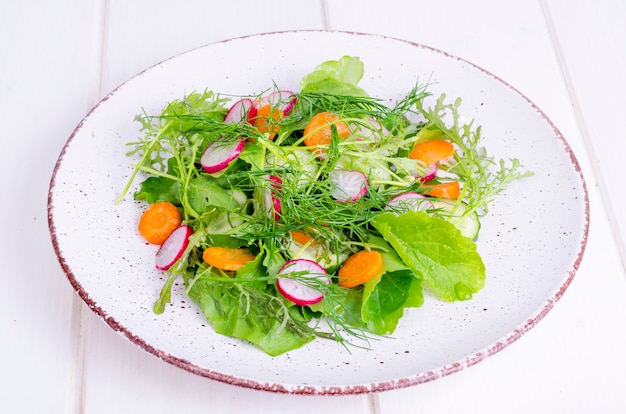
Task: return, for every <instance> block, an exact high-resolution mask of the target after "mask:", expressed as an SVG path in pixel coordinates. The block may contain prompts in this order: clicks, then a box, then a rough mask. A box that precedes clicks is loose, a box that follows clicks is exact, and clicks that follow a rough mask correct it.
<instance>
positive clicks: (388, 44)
mask: <svg viewBox="0 0 626 414" xmlns="http://www.w3.org/2000/svg"><path fill="white" fill-rule="evenodd" d="M344 55H353V56H359V57H360V58H361V59H362V60H363V62H364V63H365V71H366V73H365V76H364V78H363V80H362V81H361V84H360V85H361V86H362V87H363V88H364V89H365V90H367V91H368V92H369V93H370V94H371V95H373V96H378V97H380V98H389V99H390V102H392V101H393V100H395V99H398V98H400V97H401V96H402V95H403V94H404V93H406V92H407V91H408V90H409V89H410V88H411V87H412V86H414V85H415V83H416V81H417V80H418V79H419V80H421V81H422V82H426V81H427V80H429V79H431V77H432V80H433V81H434V82H436V83H435V84H434V85H432V86H431V87H430V91H431V92H433V94H434V95H439V94H440V93H442V92H445V93H446V94H447V95H448V96H449V97H451V98H454V97H462V98H463V105H462V107H461V108H462V114H463V116H464V117H465V118H466V119H468V120H469V119H472V118H475V119H476V120H477V123H478V124H481V125H482V126H483V136H484V144H485V146H486V147H487V148H488V150H489V151H490V152H491V154H492V155H494V156H496V157H504V158H513V157H516V158H519V159H520V160H521V161H522V163H523V164H524V165H525V167H526V168H528V169H530V170H532V171H535V172H536V175H535V176H534V177H533V178H530V179H525V180H523V181H519V182H516V183H514V184H513V185H512V186H510V187H509V189H508V190H507V191H506V192H505V193H504V194H502V195H500V196H499V197H498V198H497V200H496V201H495V202H494V204H493V205H492V207H491V213H490V215H489V216H488V217H487V218H486V219H484V220H483V223H482V232H481V234H480V239H479V241H478V248H479V251H480V252H481V254H482V256H483V259H484V261H485V264H486V267H487V283H486V287H485V288H484V290H482V291H481V292H479V294H477V295H475V297H474V299H472V300H471V301H468V302H462V303H455V304H449V303H442V302H441V301H439V300H437V299H436V298H434V297H432V296H427V297H426V301H425V302H426V303H425V304H424V306H423V307H422V308H419V309H411V310H409V311H408V312H406V314H405V317H404V318H403V319H402V320H401V322H400V324H399V328H398V330H397V331H396V333H395V334H394V335H393V337H392V338H390V339H383V340H380V341H377V342H375V343H373V344H372V349H370V350H361V349H353V350H352V352H351V353H350V352H347V351H346V350H345V349H344V348H343V347H342V346H340V345H338V344H336V343H334V342H332V341H325V340H317V341H314V342H313V343H312V344H309V345H307V346H305V347H304V348H301V349H298V350H295V351H292V352H289V353H287V354H285V355H282V356H279V357H276V358H271V357H269V356H267V355H265V354H264V353H263V352H261V351H259V350H258V349H256V348H254V347H252V346H250V345H248V344H246V343H244V342H242V341H240V340H236V339H232V338H227V337H223V336H220V335H217V334H215V333H214V331H213V330H212V328H211V326H210V325H209V324H208V323H207V322H206V321H205V320H204V319H203V317H202V315H201V314H200V312H199V311H198V309H197V308H196V307H195V305H194V304H193V303H191V301H190V300H188V299H186V298H185V297H184V296H183V294H182V293H181V286H177V287H176V288H175V289H174V293H173V297H172V305H171V306H168V307H167V308H166V311H165V313H164V314H162V315H155V314H154V313H153V312H152V305H153V303H154V301H155V299H156V298H157V297H158V294H159V290H160V289H161V286H162V283H163V277H162V275H161V274H160V273H159V272H158V271H156V270H154V253H155V250H156V249H155V248H154V246H149V245H146V244H145V243H144V242H143V241H142V239H141V238H140V236H139V235H138V233H137V231H136V224H137V221H138V218H139V215H140V213H141V211H142V208H143V206H142V205H140V204H139V203H137V202H134V201H133V200H132V197H131V196H127V197H126V198H125V200H124V201H123V202H122V203H121V204H120V205H115V204H114V200H115V199H116V198H117V197H118V195H119V194H120V192H121V191H122V189H123V187H124V185H125V183H126V181H127V179H128V178H129V174H130V172H131V168H130V166H129V165H130V162H131V161H132V160H131V159H130V158H128V157H127V156H126V155H125V151H126V150H127V148H126V147H125V144H126V143H127V142H129V141H133V140H135V139H136V138H137V137H138V136H139V131H138V124H137V123H135V122H134V121H133V118H134V116H135V115H136V114H138V113H139V112H140V111H141V109H142V108H144V109H145V110H146V111H147V112H148V113H150V114H157V113H159V112H160V110H161V109H162V108H163V106H164V105H165V104H166V103H167V102H168V101H171V100H172V99H175V98H181V97H182V96H183V95H184V94H185V93H189V92H192V91H202V90H204V89H210V90H214V91H218V92H221V93H224V94H233V95H249V94H256V93H260V92H262V91H263V90H265V89H267V88H269V87H271V86H272V84H273V82H276V83H277V85H278V86H279V87H280V88H283V89H292V90H297V89H298V82H299V80H300V78H301V77H302V76H303V75H305V74H306V73H308V72H310V71H311V70H312V69H313V68H314V67H315V66H316V65H317V64H319V63H321V62H323V61H325V60H329V59H337V58H340V57H341V56H344ZM139 181H140V180H137V181H136V183H135V186H134V187H133V189H131V193H130V194H132V192H133V191H134V190H135V189H136V188H137V185H138V183H139ZM588 208H589V204H588V199H587V192H586V187H585V182H584V178H583V176H582V174H581V171H580V169H579V166H578V163H577V161H576V158H575V156H574V154H573V153H572V151H571V149H570V148H569V146H568V144H567V142H566V141H565V139H564V138H563V137H562V136H561V134H560V133H559V131H558V130H557V129H556V128H555V126H554V125H553V124H552V123H551V122H550V120H548V119H547V118H546V116H545V115H544V114H543V113H542V112H541V111H540V110H539V109H538V108H537V107H536V106H535V105H533V104H532V103H531V102H530V101H529V100H528V99H526V98H525V97H524V96H522V95H521V94H520V93H518V92H517V91H516V90H515V89H513V88H512V87H510V86H509V85H507V84H506V83H504V82H502V81H501V80H500V79H498V78H497V77H495V76H494V75H492V74H490V73H488V72H486V71H484V70H482V69H480V68H478V67H476V66H475V65H473V64H471V63H469V62H467V61H464V60H462V59H459V58H457V57H454V56H451V55H449V54H447V53H444V52H441V51H438V50H434V49H431V48H428V47H425V46H422V45H419V44H415V43H411V42H406V41H401V40H397V39H391V38H387V37H381V36H374V35H365V34H354V33H340V32H315V31H312V32H307V31H304V32H285V33H272V34H263V35H256V36H251V37H245V38H239V39H233V40H228V41H224V42H220V43H216V44H211V45H208V46H205V47H202V48H199V49H196V50H192V51H190V52H187V53H184V54H181V55H179V56H176V57H174V58H172V59H169V60H167V61H165V62H163V63H160V64H158V65H156V66H154V67H152V68H150V69H148V70H146V71H145V72H143V73H141V74H139V75H138V76H136V77H134V78H132V79H131V80H129V81H128V82H126V83H125V84H123V85H122V86H120V87H119V88H118V89H116V90H115V91H114V92H112V93H111V94H110V95H109V96H107V97H106V98H105V99H103V100H102V101H101V102H100V103H99V104H98V105H97V106H96V107H95V108H94V109H93V111H91V112H90V113H89V114H88V115H87V117H86V118H85V119H84V120H83V121H82V122H81V123H80V124H79V125H78V127H77V128H76V130H75V131H74V133H73V134H72V136H71V137H70V138H69V140H68V141H67V144H66V146H65V148H64V149H63V152H62V154H61V156H60V157H59V160H58V163H57V165H56V168H55V170H54V175H53V177H52V181H51V185H50V195H49V223H50V231H51V234H52V239H53V242H54V246H55V249H56V252H57V255H58V257H59V261H60V263H61V266H62V267H63V269H64V270H65V272H66V273H67V276H68V278H69V280H70V282H71V284H72V285H73V287H74V288H75V289H76V290H77V292H78V293H79V294H80V296H81V297H82V298H83V300H84V301H85V302H86V303H87V305H89V307H90V308H91V309H92V310H93V311H94V312H96V313H97V314H98V315H99V316H100V317H101V318H103V319H104V320H105V321H106V322H107V323H108V324H109V325H110V326H111V327H112V328H113V329H115V330H116V331H119V332H120V333H122V334H123V335H124V336H126V337H127V338H128V339H129V340H130V341H132V342H133V343H135V344H137V345H138V346H140V347H142V348H143V349H145V350H146V351H148V352H150V353H152V354H154V355H156V356H157V357H159V358H161V359H163V360H165V361H167V362H169V363H171V364H173V365H176V366H178V367H180V368H183V369H185V370H188V371H190V372H193V373H195V374H199V375H202V376H206V377H208V378H212V379H216V380H219V381H223V382H227V383H230V384H235V385H241V386H244V387H250V388H254V389H261V390H268V391H275V392H286V393H298V394H353V393H363V392H373V391H382V390H388V389H394V388H400V387H406V386H410V385H415V384H419V383H423V382H426V381H430V380H433V379H436V378H439V377H441V376H444V375H448V374H451V373H454V372H456V371H459V370H461V369H463V368H464V367H467V366H470V365H473V364H475V363H477V362H479V361H481V360H483V359H485V358H486V357H488V356H489V355H492V354H494V353H495V352H498V351H499V350H501V349H502V348H504V347H506V346H507V345H508V344H510V343H512V342H513V341H515V340H517V339H518V338H520V337H521V336H522V335H523V334H524V333H525V332H526V331H527V330H528V329H530V328H531V327H533V326H534V325H535V324H536V323H537V322H538V321H539V320H540V319H541V318H542V317H543V316H544V315H545V314H546V313H547V312H548V311H549V310H550V309H551V308H552V307H553V306H554V304H555V302H556V301H557V300H558V299H559V298H560V297H561V295H562V294H563V293H564V291H565V289H566V288H567V286H568V285H569V283H570V281H571V279H572V278H573V276H574V273H575V271H576V269H577V268H578V265H579V262H580V260H581V259H582V256H583V252H584V248H585V243H586V239H587V231H588V225H589V213H588Z"/></svg>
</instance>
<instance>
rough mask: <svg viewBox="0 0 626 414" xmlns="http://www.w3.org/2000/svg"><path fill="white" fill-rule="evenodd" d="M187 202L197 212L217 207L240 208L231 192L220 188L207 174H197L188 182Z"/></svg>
mask: <svg viewBox="0 0 626 414" xmlns="http://www.w3.org/2000/svg"><path fill="white" fill-rule="evenodd" d="M187 197H188V198H189V204H190V205H191V207H192V208H193V209H194V211H196V212H197V213H199V214H202V213H204V212H207V211H210V210H212V209H214V208H217V209H218V210H220V211H237V210H238V209H239V208H241V204H240V203H239V201H238V200H237V199H236V198H235V197H234V196H233V192H232V191H229V190H226V189H224V188H222V187H221V186H220V185H219V183H218V182H217V181H216V180H215V179H214V178H212V177H209V176H207V175H199V176H197V177H195V178H193V179H192V180H191V181H190V182H189V188H188V189H187Z"/></svg>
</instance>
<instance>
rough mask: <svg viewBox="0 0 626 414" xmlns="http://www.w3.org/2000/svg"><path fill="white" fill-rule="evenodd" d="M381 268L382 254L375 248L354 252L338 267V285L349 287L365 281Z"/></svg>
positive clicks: (370, 278)
mask: <svg viewBox="0 0 626 414" xmlns="http://www.w3.org/2000/svg"><path fill="white" fill-rule="evenodd" d="M382 270H383V255H382V254H380V253H379V252H377V251H375V250H361V251H359V252H357V253H354V254H353V255H351V256H350V257H348V260H346V261H345V262H344V264H343V265H342V266H341V268H339V271H338V272H337V275H338V276H339V286H343V287H347V288H351V287H355V286H358V285H361V284H363V283H366V282H368V281H370V280H372V279H373V278H374V277H376V276H377V275H378V274H379V273H380V272H381V271H382Z"/></svg>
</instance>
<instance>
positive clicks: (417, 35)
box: [0, 0, 626, 414]
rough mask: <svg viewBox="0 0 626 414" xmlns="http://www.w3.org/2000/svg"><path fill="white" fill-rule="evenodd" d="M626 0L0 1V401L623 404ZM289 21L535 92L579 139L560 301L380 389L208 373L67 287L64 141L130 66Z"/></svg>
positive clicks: (170, 408)
mask: <svg viewBox="0 0 626 414" xmlns="http://www.w3.org/2000/svg"><path fill="white" fill-rule="evenodd" d="M624 22H626V2H623V1H622V0H613V1H611V0H601V1H593V2H592V1H584V0H577V1H575V0H529V1H521V0H519V1H501V0H483V1H475V2H469V1H462V0H447V1H421V0H404V1H395V0H388V1H370V0H316V1H313V0H300V1H284V0H268V1H265V2H252V1H244V0H229V1H222V2H208V1H177V2H173V1H164V0H151V1H148V0H142V1H122V0H94V1H85V0H64V1H60V0H57V1H36V0H24V1H10V0H0V140H1V141H0V142H1V144H2V145H1V147H0V148H1V151H0V157H1V160H0V171H1V173H0V180H1V185H0V194H2V196H1V197H2V203H1V206H2V207H1V211H2V214H0V220H1V222H0V223H1V225H0V231H1V236H0V258H1V259H2V261H1V263H2V271H1V274H2V283H1V286H2V287H1V288H0V407H1V408H0V410H1V411H2V412H6V413H83V412H84V413H126V412H129V413H130V412H133V413H145V412H150V413H169V412H180V413H188V414H192V413H200V412H212V413H233V412H235V413H236V412H250V413H282V412H291V411H294V410H297V412H299V413H318V412H341V413H345V414H348V413H399V412H402V413H404V412H407V413H408V412H429V413H469V412H477V413H496V412H497V413H500V412H506V413H527V412H533V413H548V412H570V413H588V412H594V413H617V412H625V410H626V392H624V385H625V384H626V277H625V274H624V263H625V262H624V258H625V257H626V248H625V244H624V240H623V237H624V235H625V234H626V214H624V212H623V208H624V207H623V206H624V205H626V196H625V195H624V185H623V178H622V177H623V171H622V169H621V168H622V166H623V165H624V162H623V157H624V154H626V139H625V137H624V127H623V125H622V119H623V112H624V109H626V108H625V105H624V96H626V81H625V80H624V74H625V73H626V25H624ZM293 29H326V30H346V31H358V32H369V33H376V34H383V35H387V36H392V37H398V38H402V39H407V40H411V41H415V42H418V43H422V44H426V45H429V46H432V47H435V48H438V49H443V50H446V51H448V52H450V53H452V54H455V55H457V56H460V57H462V58H465V59H467V60H469V61H471V62H473V63H475V64H477V65H479V66H481V67H483V68H485V69H487V70H489V71H491V72H493V73H495V74H496V75H498V76H499V77H501V78H503V79H505V80H506V81H507V82H509V83H510V84H512V85H513V86H515V87H516V88H517V89H519V90H520V91H521V92H522V93H523V94H525V95H526V96H527V97H528V98H530V99H531V100H532V101H533V102H535V103H536V104H537V105H538V106H539V107H540V108H541V109H542V110H543V111H544V112H545V113H546V114H547V115H548V116H549V117H550V118H551V119H552V121H553V122H554V123H555V124H556V126H557V127H558V128H559V129H560V131H561V132H562V133H563V135H564V136H565V137H566V139H567V140H568V142H569V144H570V145H571V147H572V148H573V150H574V152H575V154H576V155H577V157H578V160H579V162H580V164H581V166H582V170H583V174H584V175H585V178H586V182H587V186H588V190H589V197H590V203H591V228H590V233H589V239H588V244H587V250H586V253H585V256H584V259H583V261H582V263H581V266H580V268H579V270H578V273H577V275H576V277H575V278H574V280H573V282H572V284H571V285H570V287H569V289H568V290H567V292H566V294H565V295H564V296H563V298H562V299H561V300H560V301H559V302H558V303H557V305H556V307H555V308H554V309H553V310H552V311H550V312H549V314H548V315H547V316H546V317H545V318H544V319H543V320H542V321H541V322H540V323H539V324H538V325H537V326H536V327H535V328H533V329H532V330H531V331H530V332H528V333H527V334H526V335H524V336H523V337H522V338H521V339H520V340H518V341H517V342H515V343H514V344H512V345H511V346H509V347H507V348H506V349H504V350H503V351H501V352H499V353H498V354H496V355H494V356H492V357H490V358H488V359H487V360H486V361H483V362H481V363H479V364H477V365H475V366H473V367H471V368H468V369H465V370H463V371H461V372H458V373H456V374H453V375H451V376H448V377H445V378H442V379H439V380H436V381H433V382H429V383H426V384H423V385H419V386H415V387H411V388H405V389H400V390H396V391H388V392H383V393H379V394H373V395H354V396H342V397H305V396H294V395H280V394H273V393H268V392H260V391H253V390H249V389H245V388H240V387H234V386H230V385H227V384H223V383H219V382H215V381H212V380H208V379H206V378H201V377H198V376H195V375H193V374H190V373H188V372H185V371H182V370H180V369H177V368H175V367H173V366H171V365H169V364H167V363H165V362H163V361H161V360H159V359H157V358H155V357H153V356H152V355H149V354H147V353H146V352H144V351H143V350H141V349H139V348H138V347H136V346H135V345H133V344H131V343H130V342H129V341H127V340H126V339H125V338H123V337H121V336H119V335H118V334H116V333H115V332H113V330H111V329H110V328H109V327H108V326H107V325H106V324H105V323H103V322H102V321H101V320H100V319H98V318H97V317H96V316H95V315H94V314H93V313H92V312H91V311H90V310H89V309H88V308H87V307H86V306H85V305H84V304H83V302H82V301H81V299H80V298H79V297H78V295H77V294H76V293H75V292H74V291H73V290H72V288H71V286H70V285H69V283H68V282H67V279H66V277H65V275H64V274H63V271H62V270H61V268H60V266H59V264H58V261H57V258H56V256H55V254H54V251H53V249H52V246H51V242H50V237H49V232H48V226H47V216H46V203H47V191H48V185H49V180H50V176H51V173H52V169H53V166H54V164H55V161H56V158H57V156H58V154H59V152H60V150H61V148H62V147H63V145H64V143H65V141H66V139H67V138H68V136H69V135H70V133H71V132H72V130H73V129H74V127H75V126H76V124H77V123H78V122H79V121H80V120H81V119H82V118H83V116H84V115H85V114H86V113H87V111H88V110H89V109H90V108H91V107H92V106H93V105H94V104H96V103H97V102H98V100H100V99H101V98H102V97H103V96H105V95H106V94H107V93H108V92H110V91H111V90H112V89H113V88H114V87H116V86H117V85H118V84H120V83H121V82H123V81H125V80H126V79H128V78H130V77H131V76H133V75H134V74H136V73H137V72H139V71H140V70H142V69H144V68H146V67H148V66H151V65H152V64H155V63H157V62H159V61H161V60H163V59H165V58H167V57H169V56H171V55H175V54H178V53H180V52H182V51H186V50H188V49H191V48H194V47H197V46H201V45H204V44H208V43H212V42H215V41H219V40H223V39H227V38H232V37H238V36H243V35H249V34H254V33H261V32H270V31H282V30H293Z"/></svg>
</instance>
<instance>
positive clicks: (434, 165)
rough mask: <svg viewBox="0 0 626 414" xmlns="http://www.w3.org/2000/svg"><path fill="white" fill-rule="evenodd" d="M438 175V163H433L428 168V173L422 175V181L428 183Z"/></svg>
mask: <svg viewBox="0 0 626 414" xmlns="http://www.w3.org/2000/svg"><path fill="white" fill-rule="evenodd" d="M436 176H437V163H432V164H430V165H429V166H428V168H427V169H426V173H425V174H424V175H423V176H421V177H420V181H421V182H423V183H427V182H428V181H430V180H432V179H433V178H435V177H436Z"/></svg>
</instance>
